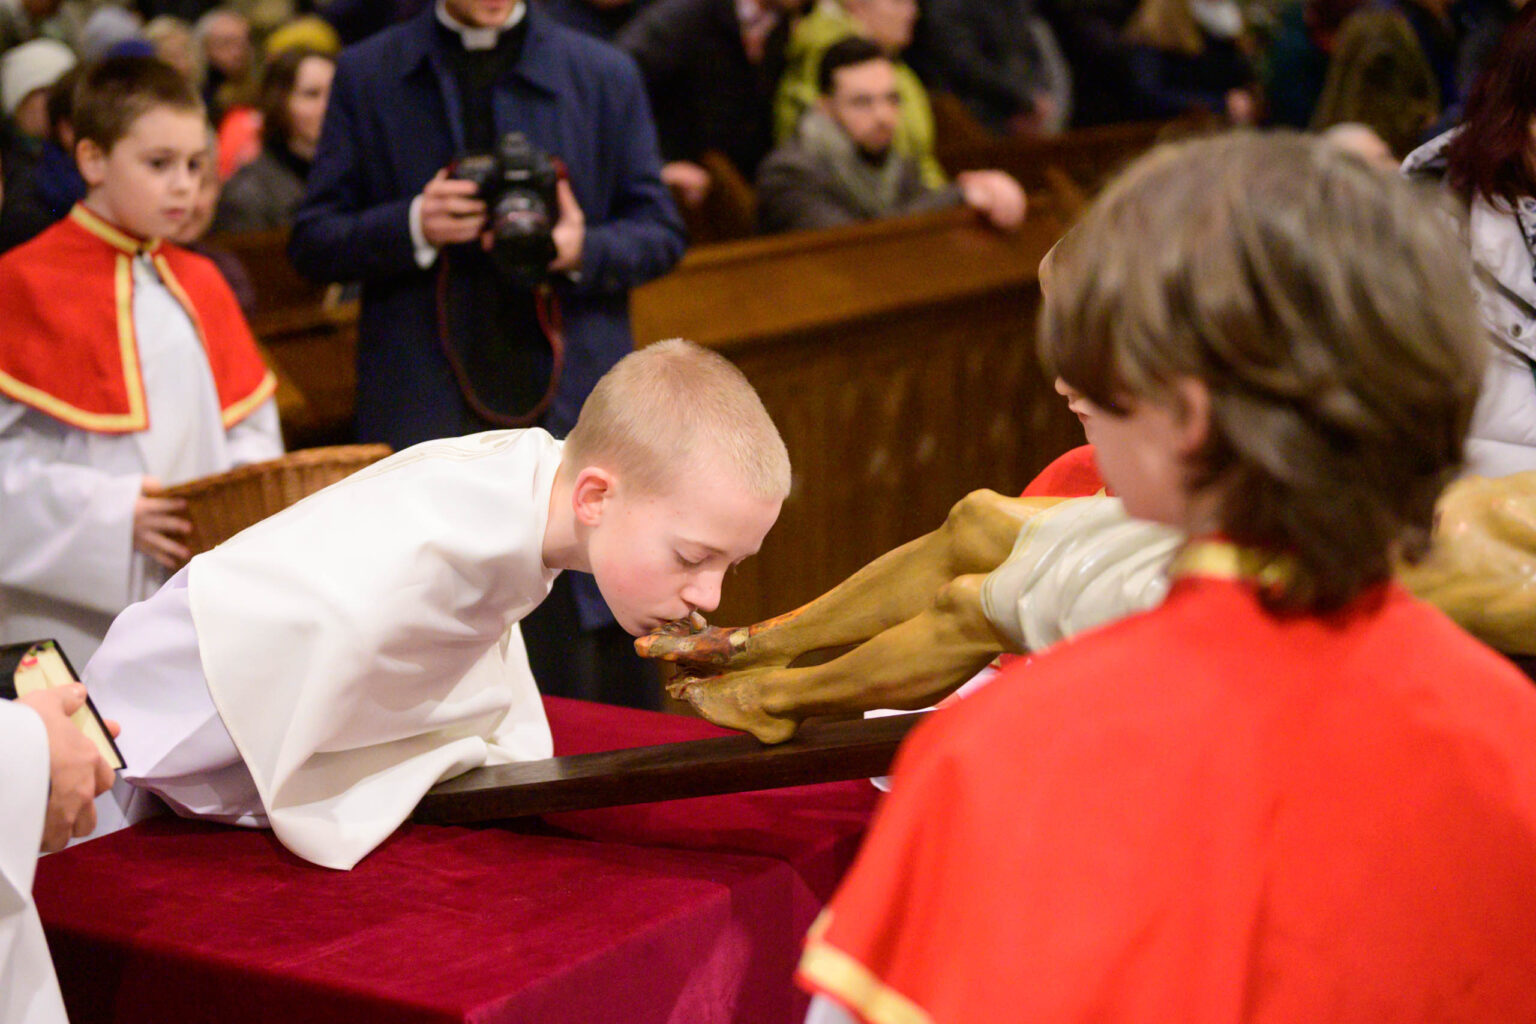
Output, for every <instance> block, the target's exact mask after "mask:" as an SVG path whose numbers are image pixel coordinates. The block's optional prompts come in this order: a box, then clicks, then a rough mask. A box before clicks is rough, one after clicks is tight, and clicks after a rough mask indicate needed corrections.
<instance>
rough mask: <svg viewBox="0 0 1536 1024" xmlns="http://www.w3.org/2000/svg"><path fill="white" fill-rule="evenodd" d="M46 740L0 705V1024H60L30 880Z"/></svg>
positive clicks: (39, 826) (26, 717)
mask: <svg viewBox="0 0 1536 1024" xmlns="http://www.w3.org/2000/svg"><path fill="white" fill-rule="evenodd" d="M48 763H49V762H48V735H47V733H46V732H45V731H44V730H43V720H42V719H40V718H38V717H37V715H36V714H34V713H33V712H32V709H31V708H26V707H22V706H21V705H19V704H12V703H11V702H10V701H3V700H0V1021H3V1022H4V1024H65V1017H64V1003H63V1001H62V1000H61V999H60V998H59V985H58V982H57V981H56V980H55V979H54V976H53V961H52V960H51V959H50V958H49V956H48V943H47V941H46V940H45V939H44V938H43V925H42V922H40V921H39V920H38V918H37V908H36V907H35V906H33V904H32V876H33V874H34V873H35V872H36V871H37V851H38V848H39V847H41V845H42V842H43V818H44V815H45V814H46V813H47V809H48Z"/></svg>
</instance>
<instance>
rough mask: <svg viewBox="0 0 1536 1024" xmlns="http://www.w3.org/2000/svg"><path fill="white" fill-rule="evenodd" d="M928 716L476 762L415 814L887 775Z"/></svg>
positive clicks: (469, 816) (496, 813)
mask: <svg viewBox="0 0 1536 1024" xmlns="http://www.w3.org/2000/svg"><path fill="white" fill-rule="evenodd" d="M925 717H926V715H922V714H912V715H892V716H888V717H884V718H863V719H852V720H846V721H819V722H818V721H812V722H807V723H805V724H804V725H802V726H801V727H800V730H799V732H797V733H796V734H795V737H794V738H793V739H791V740H789V741H788V742H786V743H780V744H776V745H774V746H764V745H763V744H762V743H759V742H758V741H757V740H756V739H754V738H752V737H751V736H747V735H740V736H719V737H715V738H712V739H707V740H690V741H688V742H686V743H663V744H660V745H658V746H651V747H633V748H630V749H628V750H610V751H604V752H602V753H597V754H576V755H573V756H569V757H552V758H549V759H547V760H543V761H523V762H520V763H518V764H505V765H497V766H495V767H493V768H476V769H474V770H472V771H468V772H465V773H464V774H463V775H460V776H458V777H456V778H452V779H449V780H448V781H447V782H440V783H438V784H437V785H436V786H433V787H432V788H431V789H430V790H428V791H427V794H426V796H424V797H422V799H421V803H419V804H417V806H416V811H415V813H414V814H413V815H412V816H411V817H412V820H414V821H422V822H434V823H437V824H445V825H447V824H464V823H467V822H475V821H496V820H501V819H506V818H521V817H525V816H528V815H535V814H552V813H555V812H557V811H579V810H587V809H589V808H593V807H612V806H616V805H618V804H643V803H650V802H652V801H655V800H678V799H682V798H683V797H693V796H714V795H717V794H720V793H741V792H746V791H748V790H757V789H779V788H782V787H785V786H804V785H809V784H811V783H816V782H840V781H843V780H845V779H860V778H868V777H870V776H875V775H884V774H886V772H887V771H889V770H890V766H891V761H892V759H893V758H894V757H895V756H896V748H897V747H898V746H899V745H900V744H901V741H902V738H903V737H905V736H906V734H907V733H908V732H909V731H910V730H911V729H912V727H913V726H915V725H916V724H917V723H918V721H920V720H921V719H923V718H925Z"/></svg>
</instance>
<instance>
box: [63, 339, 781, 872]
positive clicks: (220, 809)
mask: <svg viewBox="0 0 1536 1024" xmlns="http://www.w3.org/2000/svg"><path fill="white" fill-rule="evenodd" d="M788 491H789V457H788V454H787V453H786V451H785V449H784V443H783V441H781V440H780V439H779V435H778V431H777V430H776V429H775V428H774V426H773V422H772V420H770V419H769V417H768V414H767V412H766V411H765V410H764V409H763V406H762V403H761V402H760V401H759V400H758V397H757V394H756V393H755V392H754V391H753V390H752V388H751V386H750V385H749V384H748V383H747V382H746V379H745V378H744V377H743V376H742V375H741V373H740V371H739V370H737V369H736V368H735V367H733V366H732V365H731V364H730V363H728V362H727V361H726V360H725V359H724V358H722V357H721V356H719V355H716V354H714V353H712V352H709V351H708V350H706V349H702V348H699V347H698V346H696V345H691V344H689V343H687V342H681V341H674V342H663V343H661V344H658V345H653V346H651V347H649V348H646V349H642V350H641V351H639V352H636V353H633V354H631V355H629V356H627V357H625V358H624V359H623V360H621V361H620V362H619V364H618V365H617V366H615V367H614V369H612V370H610V371H609V372H608V373H607V374H606V375H605V376H604V377H603V378H602V380H600V381H599V382H598V384H597V387H596V388H595V389H594V390H593V392H592V395H591V397H590V398H588V400H587V403H586V405H585V406H584V407H583V409H582V412H581V417H580V419H579V420H578V422H577V424H576V427H575V429H574V430H572V432H571V436H570V438H569V439H568V440H567V441H565V442H563V443H562V442H560V441H557V440H555V439H554V438H552V437H551V436H550V435H549V434H547V433H545V432H544V431H542V430H537V429H534V430H508V431H493V432H491V433H485V434H475V435H472V436H469V437H463V438H455V439H449V440H443V441H429V442H427V443H425V444H420V445H417V446H415V447H413V448H408V449H406V450H405V451H403V452H400V453H399V454H397V455H395V456H392V457H391V458H389V459H386V460H385V461H383V462H380V463H377V464H375V465H374V466H371V467H369V468H368V469H366V470H364V471H362V472H361V473H358V474H356V475H354V476H352V477H349V478H347V479H346V480H343V481H342V482H341V483H339V484H336V485H334V486H332V487H329V488H327V489H325V490H323V491H321V492H319V493H318V494H315V495H312V496H310V497H309V498H306V499H305V500H304V501H302V502H300V503H299V504H297V505H295V506H293V507H292V508H289V509H287V510H285V511H283V512H280V513H278V514H277V515H276V516H273V517H272V518H271V519H268V520H265V521H264V522H261V523H258V524H256V525H255V526H253V527H251V528H250V529H249V530H246V531H245V532H244V533H242V534H240V535H238V536H236V537H235V538H233V539H232V540H230V541H228V542H226V543H225V544H222V545H220V546H219V547H217V548H215V549H214V550H212V551H210V552H207V553H206V554H203V555H199V556H198V557H197V558H194V559H193V560H192V562H191V563H190V564H189V565H188V566H187V568H186V569H185V570H183V571H182V572H180V573H178V574H177V575H176V576H175V577H173V578H172V579H171V581H170V582H169V583H167V584H166V586H165V587H164V588H162V589H161V590H160V592H159V593H157V594H156V595H155V596H154V597H152V598H150V599H149V600H148V601H145V602H143V603H141V604H138V605H135V606H133V607H132V608H130V609H128V610H127V611H126V612H124V613H123V615H122V616H120V617H119V618H118V620H117V622H116V623H115V624H114V625H113V627H112V631H111V632H110V633H109V634H108V635H107V638H106V641H105V643H104V644H103V645H102V648H101V650H100V652H98V654H97V656H96V658H95V659H94V660H93V661H92V662H91V664H90V666H89V667H88V668H87V670H86V683H87V685H88V686H89V687H90V688H91V692H92V694H93V696H94V698H95V701H96V704H97V706H98V707H99V708H101V710H102V713H103V714H106V715H108V716H110V717H113V718H116V719H118V720H119V721H121V722H122V726H123V733H122V738H121V739H120V741H119V745H120V747H121V749H122V751H123V756H124V758H125V759H126V760H127V762H128V765H129V768H128V770H127V771H126V772H125V773H124V777H125V778H126V779H127V780H128V781H129V782H130V783H132V784H133V785H135V786H139V787H142V788H144V789H148V790H150V791H152V792H154V793H157V794H158V795H160V796H161V797H162V798H164V799H165V800H166V801H167V802H169V803H170V804H171V805H172V806H173V807H175V808H176V809H177V810H178V811H180V812H182V813H184V814H188V815H194V816H198V817H209V818H215V819H218V820H222V821H228V822H235V823H239V824H247V825H270V826H271V828H272V830H273V831H274V832H275V833H276V835H277V838H278V839H279V840H280V841H281V842H282V843H283V845H285V846H287V847H288V848H289V849H290V850H292V851H293V852H294V853H296V854H298V855H299V856H301V857H304V858H305V859H307V860H310V861H313V862H315V863H317V864H322V865H325V866H328V867H336V868H350V867H351V866H352V865H353V864H355V863H356V862H357V861H358V860H359V859H360V858H361V857H362V856H364V855H365V854H366V853H368V851H370V850H372V849H373V848H374V847H375V846H377V845H378V844H379V843H380V842H382V841H383V840H384V839H385V838H386V837H387V836H388V835H389V834H390V833H391V832H392V831H394V829H395V828H396V826H398V825H399V824H400V823H401V822H402V821H403V820H405V818H406V816H407V815H409V814H410V812H411V810H412V808H414V807H415V805H416V802H417V800H419V799H420V797H421V795H422V793H424V792H425V791H426V790H427V788H428V787H429V786H431V785H432V784H433V783H435V782H437V781H439V780H440V779H444V778H448V777H450V776H453V775H457V774H459V773H461V772H464V771H466V770H468V769H470V768H475V767H478V766H481V765H491V764H504V763H507V762H509V761H518V760H528V759H535V758H543V757H548V756H550V753H551V740H550V734H549V725H548V723H547V722H546V721H545V718H544V711H543V706H542V704H541V703H540V701H539V695H538V691H537V689H536V688H535V685H534V681H533V676H532V673H531V672H530V671H529V668H528V661H527V658H526V656H525V655H524V653H523V644H522V637H521V634H520V632H519V630H518V623H519V622H520V621H521V620H522V619H523V617H524V616H526V615H527V614H528V612H530V611H532V610H533V609H534V608H535V607H536V606H537V605H538V604H539V603H540V602H541V601H543V600H544V598H545V596H546V595H547V594H548V593H549V588H550V586H551V584H552V583H553V582H554V579H555V577H556V576H557V575H558V574H559V573H560V571H561V570H563V569H575V570H580V571H585V572H590V573H592V574H593V575H594V577H595V578H596V580H597V585H598V588H599V589H600V590H601V591H602V594H603V597H604V599H605V600H606V601H607V602H608V605H609V607H611V608H612V609H613V611H614V615H615V617H616V618H617V619H618V622H619V624H620V625H621V626H623V627H624V628H625V629H626V630H628V631H629V632H630V633H633V634H636V635H638V634H641V633H645V632H648V631H650V630H653V629H655V628H657V627H658V626H660V625H661V624H662V623H664V622H667V621H670V620H673V619H680V618H685V617H688V616H690V615H692V614H693V613H695V612H707V611H710V610H712V609H713V608H714V607H715V605H716V604H717V603H718V602H719V599H720V585H721V581H722V578H723V576H724V574H725V573H726V571H727V570H729V569H730V568H731V567H732V566H733V565H735V564H736V563H737V562H739V561H741V560H742V559H744V558H746V557H748V556H749V555H751V554H753V553H754V552H756V551H757V549H758V547H759V546H760V545H761V543H762V540H763V537H764V535H766V534H767V532H768V529H769V528H770V527H771V526H772V525H773V523H774V521H775V520H776V519H777V518H778V514H779V506H780V504H781V503H782V502H783V499H784V497H785V495H786V494H787V493H788Z"/></svg>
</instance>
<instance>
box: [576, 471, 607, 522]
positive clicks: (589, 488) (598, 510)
mask: <svg viewBox="0 0 1536 1024" xmlns="http://www.w3.org/2000/svg"><path fill="white" fill-rule="evenodd" d="M617 487H618V478H617V477H615V476H614V475H613V474H612V473H610V472H609V471H608V470H606V469H603V468H602V467H601V466H587V467H585V468H583V469H582V470H581V471H580V472H579V473H577V474H576V479H575V481H574V482H573V483H572V484H571V508H572V510H573V511H574V512H575V514H576V521H577V522H578V523H580V524H581V525H582V526H596V525H597V524H598V523H600V522H602V519H603V512H604V511H605V510H606V509H607V506H608V503H609V502H610V501H612V500H613V498H614V496H615V494H616V493H617Z"/></svg>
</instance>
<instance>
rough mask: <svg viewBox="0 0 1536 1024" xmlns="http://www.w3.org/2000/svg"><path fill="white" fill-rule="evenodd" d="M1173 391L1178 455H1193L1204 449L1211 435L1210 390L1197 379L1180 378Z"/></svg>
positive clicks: (1203, 382)
mask: <svg viewBox="0 0 1536 1024" xmlns="http://www.w3.org/2000/svg"><path fill="white" fill-rule="evenodd" d="M1174 391H1175V393H1176V394H1177V396H1178V400H1179V410H1180V423H1179V439H1178V440H1179V454H1180V455H1193V454H1195V453H1196V452H1198V451H1199V450H1200V449H1201V448H1203V447H1205V442H1206V439H1207V438H1208V437H1209V436H1210V433H1211V389H1210V388H1209V387H1207V386H1206V383H1205V381H1203V380H1201V379H1200V378H1198V377H1180V378H1179V379H1178V380H1177V381H1176V382H1175V383H1174Z"/></svg>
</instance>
